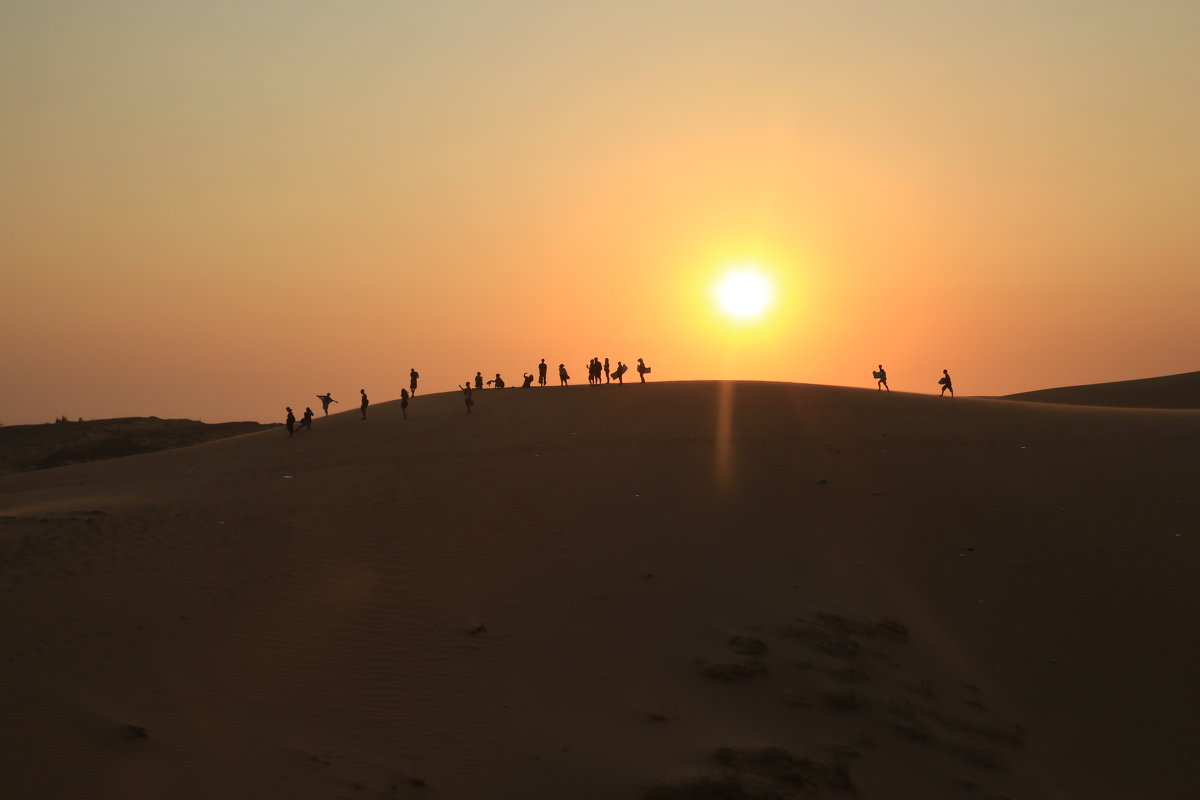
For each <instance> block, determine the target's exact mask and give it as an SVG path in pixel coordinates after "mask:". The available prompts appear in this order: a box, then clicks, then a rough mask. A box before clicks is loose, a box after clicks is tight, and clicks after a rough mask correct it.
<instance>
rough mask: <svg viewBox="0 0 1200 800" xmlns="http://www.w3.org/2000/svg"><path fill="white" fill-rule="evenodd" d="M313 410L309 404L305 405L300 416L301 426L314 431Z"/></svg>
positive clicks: (303, 428)
mask: <svg viewBox="0 0 1200 800" xmlns="http://www.w3.org/2000/svg"><path fill="white" fill-rule="evenodd" d="M312 418H313V410H312V409H311V408H309V407H308V406H305V407H304V414H303V415H301V417H300V428H301V429H302V430H306V431H312Z"/></svg>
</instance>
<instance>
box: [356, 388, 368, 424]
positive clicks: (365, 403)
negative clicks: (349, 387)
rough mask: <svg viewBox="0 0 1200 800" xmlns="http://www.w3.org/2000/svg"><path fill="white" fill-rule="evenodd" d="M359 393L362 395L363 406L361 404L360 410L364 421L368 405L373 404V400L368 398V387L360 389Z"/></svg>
mask: <svg viewBox="0 0 1200 800" xmlns="http://www.w3.org/2000/svg"><path fill="white" fill-rule="evenodd" d="M358 393H359V394H361V395H362V406H360V410H361V411H362V415H363V417H362V418H363V421H366V419H367V406H369V405H371V401H370V400H368V399H367V390H366V389H359V390H358Z"/></svg>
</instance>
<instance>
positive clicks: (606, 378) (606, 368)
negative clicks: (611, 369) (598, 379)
mask: <svg viewBox="0 0 1200 800" xmlns="http://www.w3.org/2000/svg"><path fill="white" fill-rule="evenodd" d="M604 382H605V383H612V378H610V377H609V373H608V356H605V357H604Z"/></svg>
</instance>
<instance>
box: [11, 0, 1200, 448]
mask: <svg viewBox="0 0 1200 800" xmlns="http://www.w3.org/2000/svg"><path fill="white" fill-rule="evenodd" d="M1197 41H1200V3H1195V2H1188V1H1187V0H1180V2H1156V3H1154V2H1151V3H1134V2H1115V1H1109V2H1102V1H1100V0H1091V1H1090V2H1053V1H1052V0H1051V1H1049V2H1047V1H1046V0H1042V1H1041V2H1008V3H984V2H978V3H976V2H963V1H962V0H946V1H945V2H903V3H900V2H896V3H891V2H888V3H884V2H879V3H865V2H864V3H859V2H844V3H843V2H837V3H831V2H819V3H818V2H802V1H801V0H778V1H777V2H767V1H765V0H764V1H760V2H702V1H701V0H690V1H689V2H683V1H681V0H646V2H637V3H632V2H630V3H619V2H615V3H614V2H579V3H564V2H558V1H556V2H551V1H550V0H544V1H535V0H524V1H523V2H517V1H516V0H499V1H498V0H488V2H471V3H467V2H457V1H455V0H450V1H449V2H448V1H446V0H439V2H430V3H418V2H408V1H406V0H371V2H352V1H348V2H338V3H331V2H303V1H301V2H298V1H297V0H288V2H273V1H264V2H256V3H245V2H222V1H219V0H210V1H209V2H204V3H190V4H176V3H165V2H150V1H146V2H122V0H107V1H106V2H81V1H74V2H72V1H71V0H66V1H64V2H53V1H52V0H38V1H37V2H32V1H30V0H6V2H4V3H3V5H0V113H2V118H3V120H4V124H3V125H2V126H0V167H2V170H3V172H2V174H3V181H2V182H0V265H2V269H3V294H2V295H0V303H2V305H3V314H2V315H0V364H2V366H3V375H4V384H3V385H4V389H3V394H2V395H0V398H2V399H0V421H3V422H4V423H6V424H17V423H27V422H43V421H50V420H52V419H53V418H54V417H56V416H58V415H60V414H65V415H67V416H69V417H71V418H75V417H79V416H82V417H85V418H99V417H111V416H135V415H157V416H160V417H192V418H199V419H204V420H205V421H213V422H215V421H223V420H231V419H259V420H266V421H273V420H276V419H278V418H280V417H281V416H282V411H283V407H284V406H285V405H291V406H293V407H297V406H299V408H303V406H305V405H310V404H313V403H314V402H315V398H314V395H315V394H316V393H318V392H325V391H330V392H332V393H333V395H334V397H336V398H340V399H342V400H343V402H344V403H345V402H349V403H350V404H353V402H354V399H355V396H356V395H357V393H358V389H359V388H363V387H365V388H366V389H367V391H368V393H369V394H370V395H371V397H372V399H373V400H374V401H376V402H379V401H383V400H387V399H392V398H394V397H396V396H397V395H398V394H399V390H400V388H401V386H403V385H406V383H407V373H408V370H409V368H410V367H414V366H415V367H416V368H417V369H418V370H419V371H420V372H421V373H422V376H423V380H422V388H423V389H424V390H426V391H439V390H440V391H444V390H449V389H452V388H453V387H454V385H455V384H456V383H461V382H462V381H463V380H465V379H466V378H467V377H469V376H471V375H474V373H475V371H476V370H482V371H483V373H484V374H485V375H486V376H491V375H492V374H494V373H495V372H497V371H499V372H501V373H502V374H503V375H504V377H505V378H506V379H507V380H508V381H509V382H510V383H519V380H520V375H521V372H522V371H523V370H529V371H532V370H533V368H534V365H535V364H536V363H537V360H538V359H539V358H542V357H544V358H545V359H546V360H547V361H548V362H550V363H551V364H554V365H557V364H558V363H559V362H560V361H562V362H566V363H567V366H568V369H569V370H570V371H571V373H572V375H573V377H575V378H576V379H577V380H578V379H582V378H584V377H585V375H584V374H583V370H582V368H583V365H584V364H585V363H586V361H587V360H588V359H589V358H590V357H591V356H592V355H599V356H600V357H602V358H603V357H605V356H608V357H609V358H611V359H612V360H613V362H614V364H615V362H616V361H617V360H618V359H620V360H622V361H626V362H633V361H635V360H636V359H637V358H638V357H639V356H643V357H645V358H646V361H647V363H649V364H651V365H652V366H653V367H654V368H655V369H654V375H653V377H654V378H657V379H661V380H683V379H698V378H747V379H763V380H787V381H800V382H810V383H835V384H845V385H859V386H864V387H873V381H872V380H871V377H870V372H871V370H872V369H874V367H875V365H876V364H878V363H880V362H883V363H884V364H885V365H886V366H887V368H888V370H889V374H890V378H891V384H892V388H893V389H897V390H908V391H922V392H936V390H937V388H938V387H937V386H936V380H937V378H938V377H940V375H941V370H942V369H943V368H949V369H950V371H951V374H952V375H953V376H954V378H955V385H956V388H957V389H958V391H959V392H960V394H1002V393H1009V392H1016V391H1023V390H1028V389H1035V388H1043V387H1048V386H1057V385H1066V384H1075V383H1090V382H1097V381H1106V380H1118V379H1126V378H1137V377H1147V376H1151V375H1159V374H1168V373H1174V372H1185V371H1191V370H1195V369H1200V340H1198V337H1197V335H1196V334H1197V322H1196V320H1197V319H1198V318H1200V315H1198V313H1197V301H1200V224H1198V223H1200V152H1198V148H1200V145H1198V144H1197V143H1198V142H1200V103H1198V102H1197V98H1198V97H1200V56H1198V55H1197V52H1198V51H1197V48H1196V42H1197ZM744 261H753V262H757V263H759V264H760V265H761V266H762V268H763V270H764V271H765V272H766V273H768V275H770V276H771V278H772V280H773V281H774V282H775V284H776V287H777V291H778V298H777V302H776V304H775V306H774V308H773V309H772V312H771V313H770V314H769V315H768V316H767V317H765V318H764V319H763V320H761V321H759V322H757V323H753V324H742V325H737V324H734V323H732V322H731V321H728V320H726V319H724V318H722V317H720V316H718V315H717V313H716V312H715V311H714V308H713V302H712V298H711V292H710V287H711V285H712V283H713V282H714V280H715V279H716V277H717V276H719V275H720V273H721V271H722V269H723V267H725V265H727V264H731V263H738V262H744Z"/></svg>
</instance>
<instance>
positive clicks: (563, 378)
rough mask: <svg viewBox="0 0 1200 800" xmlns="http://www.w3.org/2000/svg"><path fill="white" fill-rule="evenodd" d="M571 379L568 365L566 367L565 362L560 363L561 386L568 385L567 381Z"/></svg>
mask: <svg viewBox="0 0 1200 800" xmlns="http://www.w3.org/2000/svg"><path fill="white" fill-rule="evenodd" d="M569 380H571V376H570V375H568V374H567V367H566V365H565V364H559V365H558V385H559V386H566V385H567V381H569Z"/></svg>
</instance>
